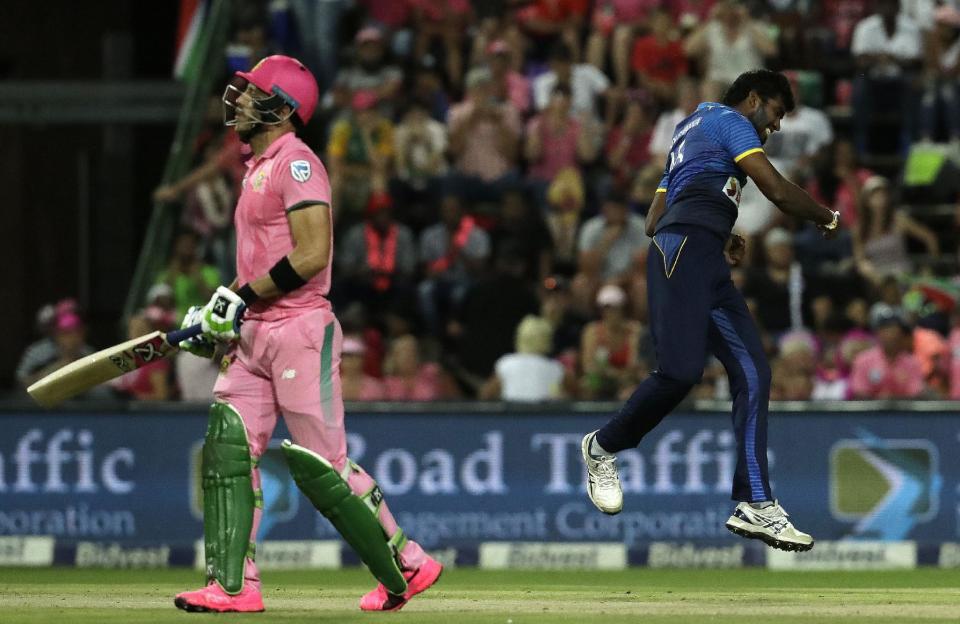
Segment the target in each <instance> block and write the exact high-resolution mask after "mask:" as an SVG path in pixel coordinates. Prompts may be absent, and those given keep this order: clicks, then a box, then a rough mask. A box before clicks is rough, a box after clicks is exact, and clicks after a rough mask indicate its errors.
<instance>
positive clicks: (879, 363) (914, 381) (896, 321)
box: [850, 303, 926, 399]
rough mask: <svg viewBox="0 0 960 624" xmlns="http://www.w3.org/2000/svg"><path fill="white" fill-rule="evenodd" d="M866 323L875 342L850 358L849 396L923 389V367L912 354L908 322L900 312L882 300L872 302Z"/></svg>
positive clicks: (913, 394)
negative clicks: (881, 301) (872, 332)
mask: <svg viewBox="0 0 960 624" xmlns="http://www.w3.org/2000/svg"><path fill="white" fill-rule="evenodd" d="M870 326H871V328H872V329H873V331H874V333H875V334H876V336H877V342H878V344H877V346H875V347H873V348H872V349H868V350H867V351H864V352H863V353H861V354H860V355H858V356H857V358H856V359H855V360H854V361H853V372H852V373H851V376H850V391H851V393H852V395H853V397H852V398H854V399H913V398H919V397H920V396H921V395H923V394H924V391H925V390H926V387H925V384H924V379H923V367H922V366H921V364H920V360H918V359H917V357H916V356H915V355H914V354H913V345H912V344H911V342H912V341H911V334H910V325H909V324H908V322H907V320H906V317H905V316H904V315H903V312H902V311H900V310H899V309H897V308H893V307H891V306H889V305H887V304H885V303H878V304H875V305H874V306H873V309H872V310H871V311H870Z"/></svg>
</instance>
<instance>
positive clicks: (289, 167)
mask: <svg viewBox="0 0 960 624" xmlns="http://www.w3.org/2000/svg"><path fill="white" fill-rule="evenodd" d="M278 164H279V165H280V170H279V171H277V172H276V173H275V174H274V175H273V176H272V177H273V179H274V180H275V183H276V184H277V191H278V193H279V194H280V199H281V201H282V202H283V208H284V210H286V211H287V212H288V213H290V212H293V211H294V210H299V209H301V208H306V207H307V206H311V205H313V204H324V205H326V206H330V180H329V179H328V178H327V170H326V169H325V168H324V166H323V163H321V162H320V159H319V158H317V157H316V156H315V155H314V154H313V153H311V152H304V151H298V152H294V153H292V154H291V155H290V156H289V157H287V158H285V159H283V160H281V161H280V162H279V163H278Z"/></svg>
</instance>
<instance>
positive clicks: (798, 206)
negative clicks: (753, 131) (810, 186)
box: [737, 152, 833, 226]
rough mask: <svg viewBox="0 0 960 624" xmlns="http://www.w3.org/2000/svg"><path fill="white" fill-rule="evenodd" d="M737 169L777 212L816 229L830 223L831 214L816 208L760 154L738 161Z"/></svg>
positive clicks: (818, 206)
mask: <svg viewBox="0 0 960 624" xmlns="http://www.w3.org/2000/svg"><path fill="white" fill-rule="evenodd" d="M737 165H738V166H739V167H740V169H742V170H743V172H744V173H746V174H747V175H748V176H750V179H751V180H753V182H754V184H756V185H757V188H759V189H760V192H761V193H763V194H764V196H765V197H766V198H767V199H769V200H770V201H771V202H773V203H774V204H775V205H776V206H777V208H779V209H780V210H782V211H783V212H785V213H787V214H788V215H790V216H793V217H800V218H801V219H805V220H806V221H813V222H814V223H816V224H817V225H818V226H826V225H830V224H831V223H833V211H831V210H830V209H828V208H825V207H824V206H821V205H820V204H818V203H817V202H816V201H814V199H813V198H812V197H810V195H809V194H807V192H806V191H804V190H803V189H801V188H800V187H799V186H797V185H796V184H794V183H793V182H790V181H789V180H787V179H786V178H784V177H783V176H782V175H781V174H780V172H779V171H777V170H776V168H775V167H774V166H773V165H772V164H770V161H769V160H768V159H767V155H766V154H764V153H763V152H754V153H752V154H750V155H749V156H746V157H744V158H742V159H741V160H740V161H739V162H738V163H737Z"/></svg>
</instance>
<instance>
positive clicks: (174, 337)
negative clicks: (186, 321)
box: [167, 323, 203, 347]
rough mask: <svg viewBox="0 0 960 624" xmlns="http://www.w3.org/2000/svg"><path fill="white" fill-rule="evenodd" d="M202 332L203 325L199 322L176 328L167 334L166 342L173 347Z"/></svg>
mask: <svg viewBox="0 0 960 624" xmlns="http://www.w3.org/2000/svg"><path fill="white" fill-rule="evenodd" d="M202 332H203V326H202V325H200V323H197V324H196V325H191V326H190V327H185V328H183V329H176V330H174V331H172V332H170V333H169V334H167V343H169V344H170V346H172V347H175V346H177V345H178V344H180V343H181V342H183V341H184V340H188V339H190V338H193V337H194V336H199V335H200V334H201V333H202Z"/></svg>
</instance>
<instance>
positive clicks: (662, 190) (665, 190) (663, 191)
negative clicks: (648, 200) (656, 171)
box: [657, 188, 667, 193]
mask: <svg viewBox="0 0 960 624" xmlns="http://www.w3.org/2000/svg"><path fill="white" fill-rule="evenodd" d="M666 192H667V189H665V188H658V189H657V193H666Z"/></svg>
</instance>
